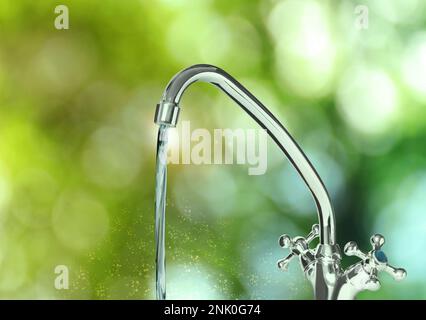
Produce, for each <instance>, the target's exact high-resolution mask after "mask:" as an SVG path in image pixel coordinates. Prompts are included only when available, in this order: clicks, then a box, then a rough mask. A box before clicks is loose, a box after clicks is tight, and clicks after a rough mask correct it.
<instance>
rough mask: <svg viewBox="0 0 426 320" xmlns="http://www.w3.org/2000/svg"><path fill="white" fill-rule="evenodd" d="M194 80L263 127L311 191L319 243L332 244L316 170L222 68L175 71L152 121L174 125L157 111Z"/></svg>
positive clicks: (326, 201) (329, 214)
mask: <svg viewBox="0 0 426 320" xmlns="http://www.w3.org/2000/svg"><path fill="white" fill-rule="evenodd" d="M196 81H201V82H208V83H212V84H214V85H216V86H217V87H219V88H220V89H222V90H223V91H224V92H225V93H226V94H227V95H228V96H230V97H231V98H232V99H233V100H234V101H235V102H236V103H237V104H238V105H240V106H241V107H242V108H243V109H244V110H245V111H246V112H247V113H248V114H249V115H250V116H251V117H252V118H253V119H254V120H255V121H256V122H257V123H259V125H260V126H261V127H263V128H264V129H266V130H267V132H268V134H269V135H270V136H271V137H272V139H273V140H274V141H275V142H276V143H277V145H278V146H279V147H280V148H281V150H282V151H283V152H284V153H285V155H286V156H287V158H288V159H289V160H290V162H291V163H292V164H293V166H294V167H295V168H296V170H297V171H298V172H299V174H300V176H301V177H302V179H303V181H305V183H306V185H307V186H308V188H309V190H310V191H311V194H312V196H313V198H314V201H315V204H316V206H317V211H318V220H319V225H320V242H321V243H322V244H327V245H333V244H334V243H335V240H336V235H335V218H334V212H333V207H332V205H331V202H330V197H329V195H328V192H327V190H326V188H325V186H324V184H323V182H322V181H321V178H320V177H319V175H318V173H317V172H316V170H315V169H314V167H313V166H312V164H311V162H310V161H309V160H308V158H307V157H306V155H305V154H304V153H303V151H302V150H301V149H300V147H299V146H298V145H297V143H296V142H295V141H294V140H293V138H292V137H291V135H290V134H289V133H288V132H287V130H286V129H285V128H284V126H283V125H282V124H281V123H280V122H279V121H278V120H277V119H276V118H275V117H274V115H273V114H272V113H271V112H270V111H269V110H268V109H267V108H266V107H265V106H264V105H263V104H262V103H261V102H260V101H259V100H257V99H256V97H254V96H253V95H252V94H251V93H250V92H249V91H248V90H247V89H246V88H244V87H243V86H242V85H241V84H240V83H239V82H238V81H237V80H235V79H234V78H233V77H232V76H230V75H229V74H227V73H226V72H225V71H223V70H221V69H219V68H217V67H214V66H211V65H195V66H192V67H190V68H188V69H185V70H183V71H181V72H179V73H178V74H177V75H175V76H174V78H173V79H172V80H171V81H170V82H169V84H168V85H167V88H166V90H165V91H164V94H163V97H162V100H161V101H160V106H159V107H158V108H157V110H163V111H162V112H157V114H156V117H155V122H156V123H157V124H166V121H167V118H169V125H170V126H175V125H176V123H175V121H174V120H173V119H170V116H169V117H161V115H164V114H169V115H170V114H172V113H173V112H171V111H168V109H169V108H171V106H178V105H179V103H180V100H181V98H182V95H183V93H184V92H185V90H186V89H187V88H188V87H189V86H190V85H191V84H192V83H194V82H196Z"/></svg>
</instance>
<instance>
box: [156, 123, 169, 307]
mask: <svg viewBox="0 0 426 320" xmlns="http://www.w3.org/2000/svg"><path fill="white" fill-rule="evenodd" d="M167 133H168V132H167V127H166V126H160V129H159V130H158V138H157V166H156V170H157V171H156V175H155V179H156V180H155V244H156V261H155V262H156V274H155V276H156V292H157V293H156V294H157V300H164V299H166V252H165V245H164V243H165V226H166V189H167Z"/></svg>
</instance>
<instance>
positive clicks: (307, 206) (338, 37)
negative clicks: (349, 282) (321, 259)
mask: <svg viewBox="0 0 426 320" xmlns="http://www.w3.org/2000/svg"><path fill="white" fill-rule="evenodd" d="M58 4H64V5H67V6H68V8H69V14H70V29H69V30H56V29H55V28H54V20H55V18H56V16H57V14H55V13H54V9H55V6H57V5H58ZM363 4H364V5H366V6H367V8H368V9H369V20H368V23H369V24H368V28H366V29H360V28H358V27H357V24H356V21H357V18H359V16H358V14H357V13H356V6H357V5H358V2H357V1H332V0H329V1H314V0H307V1H305V0H303V1H302V0H283V1H279V0H262V1H261V0H253V1H243V0H236V1H225V0H216V1H215V0H200V1H189V0H150V1H145V0H141V1H131V0H126V1H115V0H102V1H96V0H92V1H83V0H72V1H60V2H58V1H50V0H44V1H29V0H21V1H14V0H13V1H12V0H2V1H1V2H0V228H1V230H0V297H1V298H39V299H41V298H47V299H50V298H71V299H76V298H81V299H85V298H88V299H113V298H120V299H124V298H133V299H140V298H143V299H146V298H149V299H152V298H154V296H155V295H154V268H155V267H154V241H153V237H154V234H153V227H154V214H153V199H154V160H155V137H156V128H155V126H154V124H153V121H152V120H153V114H154V108H155V104H156V103H157V102H158V100H159V99H160V97H161V93H162V90H163V89H164V87H165V85H166V84H167V81H169V79H170V78H171V77H172V76H173V74H175V73H176V72H178V71H179V70H181V69H183V68H185V67H187V66H189V65H192V64H196V63H209V64H214V65H218V66H220V67H222V68H223V69H225V70H227V71H228V72H229V73H230V74H232V75H233V76H234V77H235V78H237V79H239V80H240V81H241V82H242V83H243V84H244V85H246V86H247V88H248V89H249V90H251V91H252V92H253V93H254V94H255V95H256V96H257V97H258V98H259V99H260V100H261V101H262V102H264V103H265V104H266V105H267V106H269V107H270V109H271V110H272V111H273V112H274V113H275V114H276V115H277V116H278V118H279V119H281V120H282V121H283V123H284V124H285V125H286V126H287V127H288V128H289V131H290V132H291V133H292V134H293V135H294V137H295V138H296V140H297V141H298V142H300V145H301V146H302V148H303V149H304V150H305V151H306V153H307V154H308V156H309V157H310V158H311V159H312V162H313V163H314V164H315V166H316V167H317V168H318V171H319V173H320V175H321V176H322V177H323V179H324V181H325V184H326V185H327V187H328V189H329V190H330V193H331V196H332V198H333V203H334V204H335V210H336V216H337V228H338V229H337V232H338V242H339V243H340V244H341V245H343V244H344V243H345V242H346V241H349V240H356V241H358V243H359V244H360V246H361V247H362V248H363V249H368V247H369V242H368V240H369V236H370V235H371V234H372V233H374V232H381V233H383V234H384V235H385V236H386V238H387V244H386V245H385V249H386V252H387V253H388V256H389V257H390V261H391V263H393V264H395V265H396V266H404V267H406V268H407V271H408V277H407V279H406V280H405V281H404V282H402V283H395V282H394V281H393V280H392V279H390V277H389V276H388V275H386V274H383V275H381V279H382V280H383V281H382V284H383V286H382V289H381V290H380V291H378V292H374V293H370V292H366V293H363V294H361V295H360V298H361V299H362V298H369V299H370V298H371V299H404V298H412V299H425V298H426V277H425V276H424V273H423V269H424V265H425V264H426V258H425V257H424V255H423V256H422V255H420V256H419V255H418V252H421V251H423V249H424V247H425V246H426V236H425V235H426V218H425V214H424V213H425V212H426V197H425V196H424V195H425V189H426V158H425V156H424V153H425V152H426V148H425V147H424V141H426V140H425V139H426V108H425V104H426V33H425V31H424V28H425V22H426V10H425V6H426V5H425V3H424V1H421V0H394V1H386V0H366V1H363ZM183 104H184V109H183V112H182V119H184V120H191V126H192V127H193V128H197V127H203V128H210V129H213V128H241V127H243V128H245V127H246V128H257V126H256V124H255V123H253V121H252V120H250V119H249V117H248V116H247V115H245V114H243V113H242V112H241V110H239V109H238V108H235V106H234V105H233V102H232V101H229V99H228V98H227V97H224V96H223V94H221V93H219V92H218V91H217V90H216V89H215V88H213V87H210V86H208V85H203V84H199V85H198V84H197V85H195V86H193V87H191V89H190V90H188V94H187V95H186V96H185V97H184V99H183ZM178 129H179V128H178ZM268 160H269V162H268V171H267V173H266V174H265V175H263V176H248V175H247V170H246V169H247V168H246V167H244V166H241V165H228V166H194V165H172V166H170V168H169V175H170V176H169V186H168V211H167V266H168V275H167V281H168V291H169V297H170V298H190V297H192V298H230V299H235V298H259V299H261V298H270V299H296V298H298V299H310V298H311V297H312V293H311V289H310V288H309V285H308V284H307V282H306V281H305V280H304V278H303V274H302V272H301V271H300V270H299V267H298V266H297V265H296V263H294V264H292V265H291V266H290V271H289V273H282V272H280V271H278V270H277V269H276V265H275V262H276V260H277V259H278V258H280V257H282V256H284V255H285V254H286V252H284V251H282V250H281V249H279V248H278V245H277V239H278V236H279V235H280V234H282V233H289V234H291V235H304V234H306V233H307V232H308V231H309V229H310V225H311V224H312V223H315V221H316V213H315V208H314V204H313V201H312V199H311V198H310V195H309V193H308V191H307V189H306V188H305V186H304V185H303V183H302V182H301V181H300V179H299V177H298V176H297V174H296V173H295V172H294V170H293V169H292V168H291V167H290V165H289V164H288V163H287V161H285V160H284V158H283V156H282V154H281V153H280V152H279V150H277V148H275V145H274V144H273V143H272V141H269V144H268ZM355 261H356V260H353V259H351V258H347V257H346V258H345V259H344V265H345V266H347V265H348V264H349V263H353V262H355ZM57 265H66V266H68V267H69V269H70V289H69V290H57V289H55V287H54V280H55V277H56V276H57V274H55V273H54V270H55V267H56V266H57Z"/></svg>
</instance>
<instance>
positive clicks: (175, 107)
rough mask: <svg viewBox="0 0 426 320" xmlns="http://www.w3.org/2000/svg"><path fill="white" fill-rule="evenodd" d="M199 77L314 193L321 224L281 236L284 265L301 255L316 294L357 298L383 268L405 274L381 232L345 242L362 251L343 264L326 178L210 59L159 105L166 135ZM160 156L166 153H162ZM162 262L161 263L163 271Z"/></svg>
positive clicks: (160, 282)
mask: <svg viewBox="0 0 426 320" xmlns="http://www.w3.org/2000/svg"><path fill="white" fill-rule="evenodd" d="M197 81H201V82H208V83H211V84H214V85H216V86H217V87H219V88H220V89H221V90H223V91H224V92H225V93H226V94H227V95H228V96H229V97H230V98H231V99H232V100H234V101H235V102H236V103H237V104H238V105H239V106H240V107H241V108H242V109H243V110H244V111H246V112H247V113H248V114H249V115H250V116H251V117H252V118H253V119H254V120H255V121H256V122H257V123H258V124H259V125H260V126H261V127H262V128H264V129H265V130H266V131H267V132H268V134H269V136H270V137H271V138H272V139H273V140H274V141H275V143H276V144H277V145H278V146H279V147H280V149H281V150H282V151H283V153H284V154H285V155H286V157H287V158H288V160H289V161H290V162H291V163H292V165H293V166H294V168H295V169H296V170H297V172H298V173H299V175H300V177H301V178H302V179H303V181H304V182H305V184H306V186H307V187H308V189H309V190H310V192H311V194H312V196H313V199H314V201H315V204H316V207H317V212H318V222H319V224H315V225H314V226H313V227H312V230H311V232H310V233H309V234H308V235H307V236H306V237H305V238H304V237H295V238H291V237H289V236H288V235H283V236H281V237H280V240H279V243H280V245H281V246H282V247H283V248H288V249H290V251H291V252H290V254H289V255H288V256H287V257H286V258H284V259H282V260H279V261H278V266H279V267H280V268H281V269H283V270H286V268H287V266H288V263H289V262H290V260H291V259H292V258H293V257H298V258H299V262H300V265H301V267H302V269H303V270H304V272H305V275H306V277H307V278H308V280H309V281H310V282H311V284H312V286H313V288H314V295H315V298H316V299H354V298H355V296H356V294H357V293H358V292H360V291H363V290H377V289H379V287H380V282H379V280H378V278H377V274H378V272H379V271H386V272H388V273H390V274H391V275H392V276H393V277H394V278H395V279H396V280H402V279H403V278H405V276H406V272H405V270H404V269H397V268H394V267H392V266H390V265H389V264H388V261H387V257H386V255H385V254H384V252H383V251H382V250H381V247H382V245H383V244H384V237H383V236H381V235H379V234H376V235H374V236H372V238H371V243H372V245H373V249H372V250H371V251H369V252H368V253H363V252H361V251H360V250H359V249H358V247H357V245H356V243H355V242H349V243H348V244H346V246H345V248H344V252H345V254H346V255H354V256H357V257H359V258H360V259H361V261H360V262H358V263H356V264H354V265H352V266H350V267H349V268H348V269H347V270H346V271H344V270H342V268H341V266H340V260H341V254H340V249H339V246H338V244H336V225H335V217H334V212H333V207H332V205H331V201H330V197H329V195H328V192H327V190H326V188H325V186H324V184H323V182H322V180H321V178H320V177H319V175H318V173H317V172H316V170H315V168H314V167H313V166H312V164H311V162H310V161H309V160H308V158H307V157H306V155H305V154H304V153H303V151H302V150H301V148H300V147H299V146H298V144H297V143H296V142H295V140H294V139H293V138H292V136H291V135H290V134H289V133H288V132H287V130H286V129H285V128H284V126H283V125H282V124H281V123H280V122H279V121H278V119H276V118H275V117H274V115H273V114H272V113H271V112H270V111H269V110H268V109H267V108H266V107H265V106H264V105H263V104H262V103H261V102H260V101H259V100H257V99H256V97H254V96H253V95H252V94H251V93H250V92H249V91H248V90H247V89H246V88H244V87H243V86H242V85H241V84H240V83H239V82H238V81H236V80H235V79H234V78H233V77H231V76H230V75H229V74H227V73H226V72H225V71H223V70H221V69H219V68H217V67H214V66H211V65H194V66H192V67H190V68H188V69H185V70H183V71H181V72H180V73H178V74H177V75H176V76H175V77H174V78H173V79H172V80H171V81H170V83H169V84H168V86H167V88H166V90H165V91H164V94H163V97H162V99H161V101H160V103H159V104H158V105H157V109H156V113H155V122H156V123H157V124H158V125H160V131H159V132H160V133H159V135H162V134H163V132H164V131H166V128H167V127H175V126H176V124H177V121H178V117H179V112H180V109H181V108H180V106H179V103H180V100H181V98H182V95H183V93H184V92H185V90H186V88H188V86H189V85H191V84H192V83H194V82H197ZM159 141H160V140H159ZM160 142H161V141H160ZM157 161H161V159H159V158H157ZM157 168H158V165H157ZM157 177H158V174H157ZM164 179H165V177H164V176H162V177H161V180H160V181H157V185H162V186H163V185H165V181H164ZM156 192H157V194H156V235H158V236H157V239H156V241H157V298H160V299H165V297H166V294H165V285H164V284H165V281H164V280H165V268H164V256H165V255H164V252H162V251H161V248H164V229H163V228H164V218H165V215H164V210H165V207H164V203H165V201H164V199H165V190H163V188H156ZM157 231H158V232H157ZM317 237H319V244H318V245H317V247H316V248H315V249H310V248H309V243H310V242H311V241H312V240H313V239H315V238H317ZM159 258H161V259H163V260H161V259H159ZM158 267H160V269H161V272H160V273H159V272H158Z"/></svg>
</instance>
